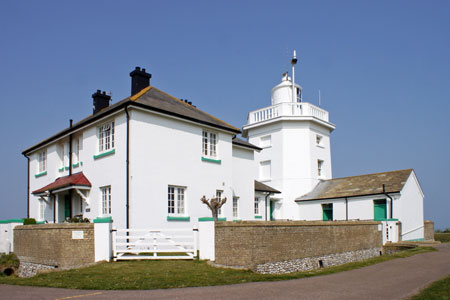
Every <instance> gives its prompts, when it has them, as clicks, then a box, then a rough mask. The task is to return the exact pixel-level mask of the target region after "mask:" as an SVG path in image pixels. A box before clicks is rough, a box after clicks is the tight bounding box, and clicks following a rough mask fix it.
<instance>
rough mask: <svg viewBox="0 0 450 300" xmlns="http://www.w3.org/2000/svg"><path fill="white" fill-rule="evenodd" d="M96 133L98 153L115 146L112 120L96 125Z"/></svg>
mask: <svg viewBox="0 0 450 300" xmlns="http://www.w3.org/2000/svg"><path fill="white" fill-rule="evenodd" d="M97 134H98V149H97V150H98V153H104V152H108V151H111V150H113V149H114V147H115V141H114V136H115V125H114V121H110V122H107V123H104V124H103V125H101V126H98V127H97Z"/></svg>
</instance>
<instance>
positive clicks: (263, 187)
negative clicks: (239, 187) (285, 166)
mask: <svg viewBox="0 0 450 300" xmlns="http://www.w3.org/2000/svg"><path fill="white" fill-rule="evenodd" d="M255 191H256V192H267V193H273V194H280V193H281V192H280V191H279V190H276V189H274V188H273V187H271V186H268V185H267V184H264V183H262V182H259V181H256V180H255Z"/></svg>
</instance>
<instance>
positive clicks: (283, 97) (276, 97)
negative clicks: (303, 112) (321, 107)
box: [272, 73, 302, 105]
mask: <svg viewBox="0 0 450 300" xmlns="http://www.w3.org/2000/svg"><path fill="white" fill-rule="evenodd" d="M294 87H295V89H296V91H295V92H296V93H295V94H296V95H297V97H295V98H296V99H292V80H291V78H290V77H288V75H287V73H284V74H283V78H282V79H281V83H280V84H278V85H276V86H275V87H274V88H273V89H272V105H276V104H279V103H284V102H301V98H302V87H301V86H300V85H299V84H297V83H294Z"/></svg>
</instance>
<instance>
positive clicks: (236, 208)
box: [233, 197, 239, 218]
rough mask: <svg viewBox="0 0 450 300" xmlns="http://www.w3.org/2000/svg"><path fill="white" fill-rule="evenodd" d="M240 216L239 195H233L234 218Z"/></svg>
mask: <svg viewBox="0 0 450 300" xmlns="http://www.w3.org/2000/svg"><path fill="white" fill-rule="evenodd" d="M238 217H239V197H233V218H238Z"/></svg>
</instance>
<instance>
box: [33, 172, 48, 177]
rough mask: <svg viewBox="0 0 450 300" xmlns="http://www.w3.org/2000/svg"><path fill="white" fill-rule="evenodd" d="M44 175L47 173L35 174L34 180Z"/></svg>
mask: <svg viewBox="0 0 450 300" xmlns="http://www.w3.org/2000/svg"><path fill="white" fill-rule="evenodd" d="M45 175H47V171H44V172H42V173H38V174H35V175H34V177H35V178H38V177H41V176H45Z"/></svg>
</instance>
